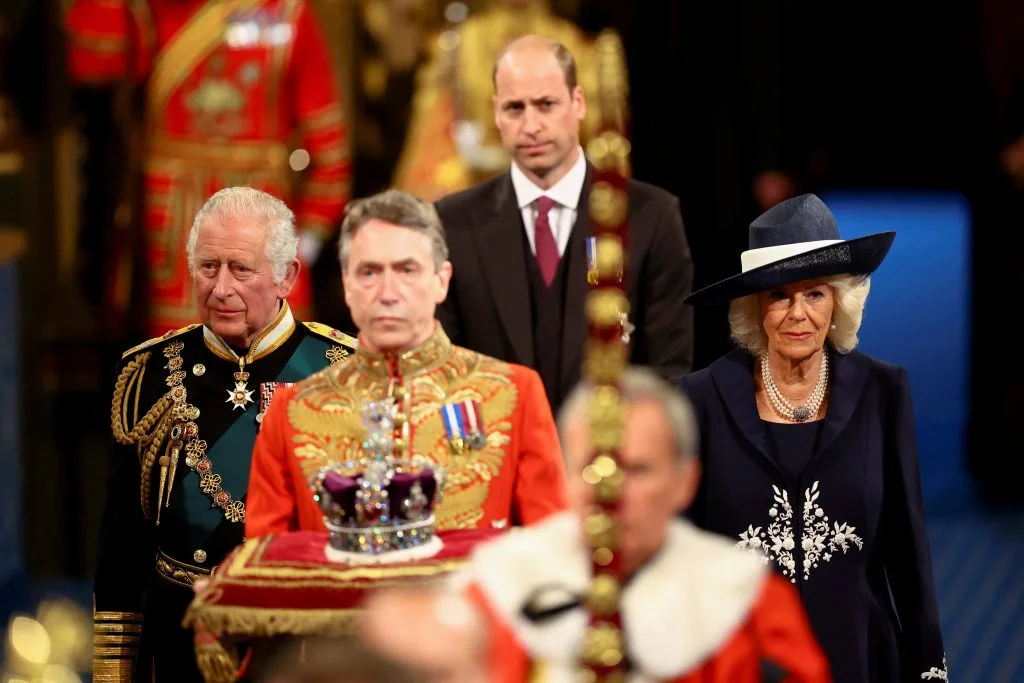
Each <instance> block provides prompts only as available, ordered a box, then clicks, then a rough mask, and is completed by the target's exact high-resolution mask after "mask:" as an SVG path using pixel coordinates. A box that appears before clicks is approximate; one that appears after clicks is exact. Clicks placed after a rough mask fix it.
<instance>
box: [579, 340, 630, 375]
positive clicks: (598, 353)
mask: <svg viewBox="0 0 1024 683" xmlns="http://www.w3.org/2000/svg"><path fill="white" fill-rule="evenodd" d="M626 360H627V349H626V347H625V346H624V345H623V344H619V343H617V342H614V341H613V342H601V341H597V340H589V341H587V344H586V350H585V354H584V360H583V374H584V376H585V377H587V378H588V379H589V380H590V381H592V382H594V383H595V384H611V383H612V382H614V381H615V380H616V379H617V378H618V377H619V375H620V374H622V371H623V370H624V369H625V368H626Z"/></svg>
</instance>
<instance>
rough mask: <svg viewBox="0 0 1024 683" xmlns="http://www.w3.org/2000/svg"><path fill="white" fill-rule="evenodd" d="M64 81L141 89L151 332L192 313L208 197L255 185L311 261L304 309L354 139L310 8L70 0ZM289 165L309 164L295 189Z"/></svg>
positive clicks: (299, 287)
mask: <svg viewBox="0 0 1024 683" xmlns="http://www.w3.org/2000/svg"><path fill="white" fill-rule="evenodd" d="M67 28H68V38H69V73H70V76H71V78H72V80H73V81H74V82H75V83H78V84H85V85H95V86H100V87H102V86H109V85H111V84H116V83H118V82H121V81H125V80H128V79H131V80H134V81H137V82H139V83H142V82H145V84H146V85H145V88H146V98H145V100H146V105H145V106H146V113H145V122H146V126H145V128H146V133H145V143H144V152H143V154H144V160H143V161H144V171H143V173H144V179H143V184H144V190H143V193H144V207H143V216H142V221H141V224H142V225H143V226H144V227H143V229H144V231H145V251H146V261H147V263H146V266H147V279H148V283H149V285H148V289H149V291H148V299H147V301H148V306H147V310H148V311H149V315H150V321H149V326H150V330H151V333H152V334H153V335H159V334H162V333H163V332H165V331H167V330H170V329H176V328H178V327H182V326H184V325H186V324H188V323H190V322H192V321H193V320H194V319H195V316H196V312H195V311H194V306H193V303H192V300H191V294H190V292H189V283H190V279H189V277H188V273H187V271H186V268H185V264H184V261H182V259H180V258H179V255H180V254H181V252H182V250H183V249H184V247H185V236H186V234H187V233H188V226H189V224H190V222H191V220H192V216H194V215H195V213H196V211H198V209H199V207H200V206H201V205H202V203H203V201H204V200H205V198H206V197H208V196H210V195H211V194H213V193H214V192H215V191H216V190H218V189H220V188H222V187H225V186H231V185H249V186H252V187H256V188H258V189H261V190H264V191H266V192H269V193H271V194H273V195H276V196H278V197H280V198H282V199H284V200H285V201H287V202H288V203H289V204H290V205H291V207H292V208H293V210H294V211H295V213H296V215H297V219H298V220H297V223H298V227H299V230H300V245H299V257H300V259H301V261H302V263H303V265H304V266H305V267H304V268H302V270H301V271H300V275H299V281H298V282H297V283H296V287H295V289H294V290H293V292H292V294H291V296H290V297H289V303H290V305H291V307H292V309H293V310H294V311H295V312H296V315H298V316H299V317H300V318H302V317H304V316H305V315H306V313H307V312H308V311H307V308H308V306H309V303H310V286H309V272H310V268H309V266H311V265H312V262H313V260H314V259H315V258H316V255H317V254H318V252H319V249H320V245H321V244H322V242H323V240H324V238H325V237H326V235H327V233H328V231H329V230H330V228H331V226H332V225H334V224H335V222H336V221H337V220H339V219H340V217H341V214H342V210H343V208H344V206H345V202H346V201H347V199H348V192H349V175H350V174H349V152H348V132H347V129H346V126H345V123H344V119H343V114H342V109H341V104H340V100H339V96H338V87H337V77H336V73H335V70H334V68H333V67H332V65H331V63H330V61H329V57H328V51H327V47H326V45H325V43H324V39H323V37H322V35H321V33H320V31H319V29H318V28H317V24H316V18H315V17H314V15H313V12H312V8H311V7H310V5H309V3H308V2H307V1H306V0H148V1H147V0H74V2H73V4H72V6H71V8H70V10H69V11H68V14H67ZM293 140H296V141H297V143H298V145H299V148H301V149H302V150H305V153H308V159H307V157H306V156H305V153H303V152H296V155H297V157H296V160H295V162H296V163H295V164H294V165H295V166H296V167H301V165H302V164H303V163H308V169H307V170H306V173H305V177H304V180H303V182H302V187H301V190H300V191H299V192H298V193H297V194H295V193H293V192H292V188H291V187H290V183H291V180H290V174H291V170H290V169H291V165H290V163H289V156H290V153H291V150H290V149H289V148H288V144H289V143H290V142H291V141H293Z"/></svg>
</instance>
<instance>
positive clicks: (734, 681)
mask: <svg viewBox="0 0 1024 683" xmlns="http://www.w3.org/2000/svg"><path fill="white" fill-rule="evenodd" d="M590 566H591V565H590V557H589V552H588V551H587V549H586V547H585V546H584V544H583V541H582V539H581V538H580V531H579V519H578V518H577V517H576V516H575V515H574V514H572V513H567V514H562V515H557V516H553V517H550V518H548V519H547V520H545V521H544V522H543V523H541V524H539V525H537V526H535V527H533V528H531V529H528V530H525V531H523V532H521V533H518V534H514V535H508V536H505V537H502V538H499V539H497V540H495V541H491V542H489V543H486V544H484V545H482V546H480V547H478V548H477V549H476V550H475V551H474V557H473V558H472V560H471V563H470V566H469V568H468V569H467V570H466V571H465V575H464V576H463V577H462V580H463V581H465V582H466V583H465V584H464V585H465V586H466V590H467V591H468V594H469V596H470V598H471V599H472V600H473V602H474V603H475V604H476V605H477V606H478V607H479V608H480V609H481V611H482V612H483V613H484V615H485V616H486V619H487V622H488V624H489V627H490V633H489V637H490V643H491V649H490V656H489V663H490V666H489V670H490V672H491V678H490V680H491V681H492V682H493V683H525V682H526V681H536V682H537V683H556V682H562V681H565V682H566V683H570V682H573V681H577V680H579V678H578V676H577V673H576V672H577V668H578V667H579V666H580V664H579V653H580V649H581V646H582V642H583V635H584V630H585V628H586V626H587V619H588V616H587V614H586V612H585V611H584V610H583V609H581V608H570V609H567V610H566V609H558V606H559V605H562V604H566V603H567V602H568V604H570V605H571V604H573V603H574V602H575V601H577V600H579V598H580V597H581V596H586V594H587V587H588V584H589V580H590V577H589V573H590ZM527 604H531V605H534V606H536V607H537V608H538V609H539V610H540V612H544V611H545V610H548V611H549V612H550V614H549V615H547V616H534V618H533V619H531V618H529V617H528V616H527V614H534V615H537V614H538V612H536V611H534V610H529V609H524V606H526V605H527ZM620 605H621V614H622V620H623V626H624V631H625V642H626V651H627V656H628V658H629V661H630V662H631V663H632V675H631V677H630V679H629V680H637V681H661V682H665V683H762V681H764V682H774V683H828V682H829V681H831V680H832V678H831V674H830V673H829V666H828V660H827V659H826V658H825V655H824V654H823V652H822V651H821V649H820V648H819V646H818V644H817V642H816V641H815V638H814V635H813V634H812V632H811V627H810V623H809V622H808V620H807V616H806V615H805V614H804V611H803V607H802V605H801V603H800V597H799V595H797V593H796V591H795V590H794V589H793V587H792V586H791V585H790V584H789V582H787V581H786V580H785V579H783V578H781V577H779V576H777V575H775V574H772V573H771V572H770V571H769V570H768V569H767V568H765V567H764V566H763V564H762V562H761V561H760V560H759V559H758V558H756V557H753V556H751V555H750V554H748V553H744V552H742V551H740V550H737V549H736V548H734V547H732V546H731V543H729V542H728V541H726V540H724V539H722V538H719V537H717V536H715V535H713V534H710V533H707V532H705V531H701V530H699V529H697V528H696V527H694V526H692V525H691V524H689V523H688V522H684V521H681V520H677V521H675V522H673V523H672V525H671V527H670V529H669V532H668V534H667V537H666V541H665V544H664V546H663V547H662V548H661V550H660V551H659V552H658V554H657V555H655V557H654V558H652V560H651V561H650V562H648V563H647V565H645V566H644V567H643V568H642V569H641V570H640V571H639V572H637V573H636V575H635V576H634V577H633V579H632V580H631V581H630V582H629V583H627V585H626V587H625V588H624V589H623V592H622V597H621V601H620Z"/></svg>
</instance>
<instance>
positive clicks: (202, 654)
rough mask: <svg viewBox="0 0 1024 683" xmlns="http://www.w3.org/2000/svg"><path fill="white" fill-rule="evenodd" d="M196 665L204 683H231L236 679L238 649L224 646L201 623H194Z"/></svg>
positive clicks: (238, 663) (232, 646) (238, 665)
mask: <svg viewBox="0 0 1024 683" xmlns="http://www.w3.org/2000/svg"><path fill="white" fill-rule="evenodd" d="M195 631H196V645H195V652H196V665H197V666H198V668H199V672H200V673H201V674H202V675H203V679H205V681H206V683H232V682H233V681H235V680H236V678H237V677H238V669H239V668H240V660H239V657H238V649H237V648H236V647H235V646H234V645H231V644H228V645H225V644H224V643H222V642H221V641H219V640H217V638H216V637H214V635H213V634H212V633H210V630H209V629H208V628H206V625H205V624H204V623H203V622H202V621H197V622H196V627H195Z"/></svg>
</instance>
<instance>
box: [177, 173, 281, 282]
mask: <svg viewBox="0 0 1024 683" xmlns="http://www.w3.org/2000/svg"><path fill="white" fill-rule="evenodd" d="M230 218H247V219H252V220H256V221H259V222H260V223H262V224H263V226H264V227H265V228H266V241H265V242H264V253H266V255H267V258H269V259H270V263H271V264H272V269H273V274H274V284H279V283H280V282H281V281H282V280H284V278H285V276H287V274H288V266H290V265H291V264H292V262H293V261H294V260H295V258H296V255H297V254H298V250H299V235H298V233H297V232H296V230H295V214H294V213H292V210H291V209H289V208H288V206H287V205H286V204H285V203H284V202H283V201H281V200H280V199H278V198H277V197H275V196H273V195H271V194H267V193H266V192H263V191H261V190H257V189H255V188H252V187H225V188H224V189H223V190H219V191H217V192H216V193H215V194H213V196H211V197H210V198H209V199H207V200H206V203H205V204H203V206H202V208H201V209H199V212H198V213H196V217H195V219H194V220H193V221H192V228H191V229H190V230H189V232H188V242H187V244H186V247H185V252H186V255H187V258H188V270H189V272H190V273H194V272H195V269H196V242H198V241H199V230H200V229H201V228H202V226H203V224H204V223H206V222H207V221H225V220H227V219H230Z"/></svg>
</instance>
